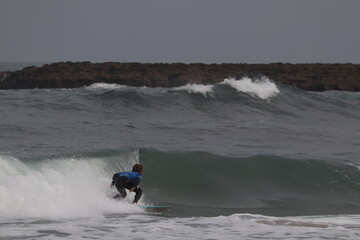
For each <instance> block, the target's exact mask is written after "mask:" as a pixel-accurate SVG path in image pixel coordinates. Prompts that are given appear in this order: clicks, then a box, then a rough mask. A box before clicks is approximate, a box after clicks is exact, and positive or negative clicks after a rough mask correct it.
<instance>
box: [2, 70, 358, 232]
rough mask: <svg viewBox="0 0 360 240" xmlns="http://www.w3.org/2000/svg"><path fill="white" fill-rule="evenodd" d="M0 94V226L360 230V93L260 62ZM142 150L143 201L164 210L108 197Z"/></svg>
mask: <svg viewBox="0 0 360 240" xmlns="http://www.w3.org/2000/svg"><path fill="white" fill-rule="evenodd" d="M0 65H1V64H0ZM11 66H12V65H11ZM2 68H3V69H4V68H8V66H7V65H3V66H2ZM12 68H16V66H12ZM0 69H1V68H0ZM0 103H1V104H0V239H87V238H88V239H119V238H121V239H155V238H156V239H359V238H360V168H359V166H360V157H359V156H360V124H359V122H360V121H359V120H360V94H359V93H356V92H355V93H353V92H340V91H329V92H321V93H318V92H305V91H302V90H299V89H296V88H294V87H291V86H287V85H282V84H279V83H276V82H273V81H271V79H268V78H267V77H266V76H264V77H262V78H261V79H250V78H246V77H244V78H242V79H224V81H223V82H221V83H218V84H214V85H197V84H188V85H186V86H182V87H178V88H146V87H129V86H121V85H116V84H105V83H97V84H94V85H92V86H88V87H83V88H79V89H33V90H0ZM137 162H140V163H142V164H143V165H144V178H143V180H142V182H141V187H142V188H143V191H144V195H143V197H142V199H141V201H140V203H139V205H144V204H146V205H171V206H172V207H171V209H170V210H169V211H166V212H163V213H150V212H146V211H144V209H142V208H140V207H138V206H136V205H132V204H131V200H132V198H133V197H134V196H133V194H132V193H130V194H129V197H128V198H127V199H125V200H123V201H115V200H113V199H112V196H114V195H115V194H116V192H115V190H114V189H110V188H109V184H110V182H111V177H112V175H113V173H115V172H118V171H123V170H129V169H130V168H131V166H132V165H133V164H134V163H137Z"/></svg>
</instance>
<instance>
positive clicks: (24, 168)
mask: <svg viewBox="0 0 360 240" xmlns="http://www.w3.org/2000/svg"><path fill="white" fill-rule="evenodd" d="M135 153H136V152H135ZM118 156H119V155H118ZM120 157H121V155H120ZM122 157H123V158H122V159H123V160H124V161H123V163H122V164H121V166H120V165H117V164H116V163H115V164H114V163H113V164H111V167H112V168H114V167H115V168H116V169H119V170H124V169H122V167H128V166H131V165H132V162H135V161H136V154H135V156H134V154H130V155H126V154H125V155H123V156H122ZM108 160H111V159H108ZM108 168H109V162H108V161H104V160H103V159H102V158H96V157H87V158H74V157H65V158H49V159H42V160H37V161H21V160H19V159H16V158H12V157H7V156H0V199H1V201H0V218H1V219H2V218H5V219H6V218H50V219H51V218H82V217H90V216H103V214H110V213H129V212H132V213H134V212H142V210H141V209H139V208H137V207H135V206H133V205H132V204H130V203H129V202H126V201H124V202H117V201H114V200H112V198H111V196H112V194H113V193H112V192H111V190H110V189H109V183H110V179H109V178H110V174H109V173H108V172H107V171H108Z"/></svg>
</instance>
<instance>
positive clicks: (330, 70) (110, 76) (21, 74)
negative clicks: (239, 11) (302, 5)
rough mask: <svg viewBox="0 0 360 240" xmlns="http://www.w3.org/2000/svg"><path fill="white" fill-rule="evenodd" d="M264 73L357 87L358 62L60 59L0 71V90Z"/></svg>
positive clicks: (315, 84)
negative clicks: (202, 62) (214, 62)
mask: <svg viewBox="0 0 360 240" xmlns="http://www.w3.org/2000/svg"><path fill="white" fill-rule="evenodd" d="M244 76H249V77H252V78H258V77H261V76H267V77H269V78H270V79H271V80H273V81H275V82H279V83H283V84H288V85H292V86H295V87H297V88H300V89H303V90H307V91H327V90H342V91H360V64H320V63H318V64H288V63H271V64H201V63H199V64H196V63H194V64H183V63H171V64H166V63H157V64H151V63H116V62H106V63H90V62H59V63H53V64H45V65H44V66H42V67H26V68H23V69H22V70H18V71H12V72H0V89H32V88H79V87H84V86H89V85H91V84H93V83H99V82H102V83H116V84H122V85H129V86H147V87H178V86H182V85H185V84H187V83H197V84H214V83H218V82H222V81H223V80H224V78H236V79H240V78H241V77H244Z"/></svg>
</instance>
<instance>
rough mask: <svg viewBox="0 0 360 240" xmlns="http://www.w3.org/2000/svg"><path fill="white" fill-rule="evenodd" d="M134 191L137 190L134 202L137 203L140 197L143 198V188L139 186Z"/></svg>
mask: <svg viewBox="0 0 360 240" xmlns="http://www.w3.org/2000/svg"><path fill="white" fill-rule="evenodd" d="M134 192H135V198H134V203H137V202H138V201H139V199H140V198H141V195H142V189H141V188H138V187H137V188H135V190H134Z"/></svg>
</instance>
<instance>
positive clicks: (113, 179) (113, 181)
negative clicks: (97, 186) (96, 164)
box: [110, 173, 119, 187]
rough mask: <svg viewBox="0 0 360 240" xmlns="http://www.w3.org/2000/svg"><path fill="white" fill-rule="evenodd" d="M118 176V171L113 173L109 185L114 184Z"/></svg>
mask: <svg viewBox="0 0 360 240" xmlns="http://www.w3.org/2000/svg"><path fill="white" fill-rule="evenodd" d="M118 177H119V174H118V173H115V174H114V176H113V178H112V181H111V184H110V187H113V186H114V184H115V181H116V179H117V178H118Z"/></svg>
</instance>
